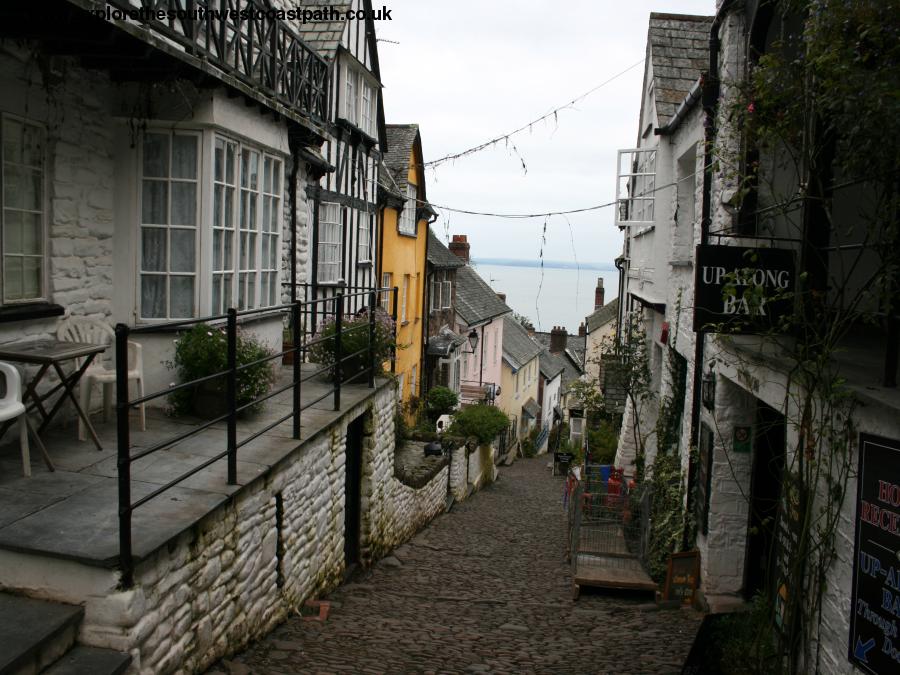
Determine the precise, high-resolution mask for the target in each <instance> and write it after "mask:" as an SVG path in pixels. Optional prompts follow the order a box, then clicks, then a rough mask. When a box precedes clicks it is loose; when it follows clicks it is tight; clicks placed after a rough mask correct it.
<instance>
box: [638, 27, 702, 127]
mask: <svg viewBox="0 0 900 675" xmlns="http://www.w3.org/2000/svg"><path fill="white" fill-rule="evenodd" d="M712 21H713V17H711V16H695V15H690V14H660V13H657V12H651V14H650V28H649V30H648V31H647V63H652V64H653V97H654V99H655V100H656V114H657V122H658V124H659V126H665V124H666V123H668V122H669V120H671V119H672V118H673V117H674V116H675V111H676V110H677V109H678V106H679V105H680V104H681V102H682V101H683V100H684V97H685V96H687V93H688V92H689V91H690V90H691V87H692V86H693V85H694V83H695V82H696V81H697V79H698V78H699V77H700V73H701V72H703V71H704V70H706V69H707V68H708V67H709V30H710V27H711V26H712Z"/></svg>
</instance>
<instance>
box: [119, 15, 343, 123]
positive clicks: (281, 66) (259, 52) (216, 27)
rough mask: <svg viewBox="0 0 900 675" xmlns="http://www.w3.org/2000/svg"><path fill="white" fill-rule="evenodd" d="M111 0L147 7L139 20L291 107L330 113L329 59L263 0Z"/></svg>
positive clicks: (310, 113)
mask: <svg viewBox="0 0 900 675" xmlns="http://www.w3.org/2000/svg"><path fill="white" fill-rule="evenodd" d="M108 4H109V5H110V8H112V9H118V10H124V11H127V12H131V11H134V10H143V11H144V14H143V15H142V16H141V18H139V19H136V21H139V22H140V23H142V24H143V25H145V26H147V27H148V28H149V29H150V30H151V31H152V32H153V33H155V34H156V35H157V36H158V37H160V38H163V39H164V40H165V41H167V42H169V43H171V44H174V45H177V46H178V47H179V48H181V49H183V50H184V52H185V53H186V54H189V55H191V56H195V57H198V58H200V59H202V60H204V61H206V62H208V63H209V64H211V65H213V66H215V67H216V68H218V69H219V70H221V71H223V72H224V73H226V74H228V75H231V76H233V77H235V78H236V79H238V80H239V81H240V82H242V83H243V84H245V85H247V86H248V87H250V88H251V89H252V90H253V91H254V92H259V93H261V94H263V95H264V96H266V97H268V98H271V99H274V100H276V101H277V102H279V103H281V104H282V105H284V106H285V107H287V108H288V109H290V110H291V111H296V112H299V113H300V114H302V115H304V116H307V117H310V118H312V119H314V120H317V121H325V120H326V119H327V117H328V110H327V101H328V80H329V77H328V73H329V69H328V64H327V63H326V61H325V60H324V59H323V58H322V57H321V56H319V55H318V54H316V52H314V51H313V50H312V49H311V48H310V47H309V46H308V45H307V44H306V43H305V42H304V41H303V40H302V39H301V38H300V36H299V35H298V34H297V33H296V32H295V31H294V30H293V29H292V28H291V27H290V26H289V25H288V24H287V23H285V22H284V21H281V20H279V19H278V18H277V17H276V16H275V15H274V14H273V13H272V9H271V8H270V7H268V6H267V3H264V2H262V0H108ZM159 16H164V17H166V18H163V19H159V18H158V17H159ZM169 17H172V18H169ZM127 21H134V19H127Z"/></svg>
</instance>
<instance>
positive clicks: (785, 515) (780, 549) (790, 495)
mask: <svg viewBox="0 0 900 675" xmlns="http://www.w3.org/2000/svg"><path fill="white" fill-rule="evenodd" d="M805 513H806V491H805V490H804V488H803V482H802V481H801V479H800V476H799V475H797V474H796V473H794V472H791V471H790V470H788V469H785V471H784V474H783V477H782V480H781V497H780V498H779V500H778V517H777V520H776V525H775V617H774V618H775V626H776V627H777V628H778V629H779V630H780V631H782V632H783V633H790V631H791V628H792V627H793V626H794V625H795V623H796V621H797V620H798V619H799V617H797V616H791V615H790V613H789V612H788V607H790V606H791V604H790V602H789V600H790V598H791V595H792V594H796V593H799V592H801V591H800V585H801V584H802V579H801V577H800V575H801V574H802V572H803V564H802V562H800V563H799V564H798V561H802V560H803V559H804V557H805V556H804V555H803V552H802V551H801V550H800V539H801V536H800V535H801V533H802V531H803V530H802V528H803V520H804V517H805ZM793 606H794V607H796V606H797V605H796V604H794V605H793Z"/></svg>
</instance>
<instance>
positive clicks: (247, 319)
mask: <svg viewBox="0 0 900 675" xmlns="http://www.w3.org/2000/svg"><path fill="white" fill-rule="evenodd" d="M287 311H290V310H284V309H273V310H272V311H271V312H260V313H259V314H253V315H251V316H239V317H238V318H237V324H238V326H249V325H252V324H254V323H260V322H261V321H269V320H271V319H274V318H279V319H280V318H281V317H282V316H283V315H284V313H285V312H287ZM172 320H173V321H180V319H172ZM226 324H227V320H226V319H216V320H214V321H208V322H206V325H208V326H213V327H215V328H224V327H225V325H226ZM194 325H199V324H194ZM153 326H154V324H152V323H138V324H136V325H135V326H134V328H140V329H141V333H144V334H152V333H159V334H165V333H182V332H184V331H186V330H189V329H190V326H179V327H175V328H169V327H167V326H166V325H165V324H162V323H161V324H159V326H158V327H157V328H154V327H153Z"/></svg>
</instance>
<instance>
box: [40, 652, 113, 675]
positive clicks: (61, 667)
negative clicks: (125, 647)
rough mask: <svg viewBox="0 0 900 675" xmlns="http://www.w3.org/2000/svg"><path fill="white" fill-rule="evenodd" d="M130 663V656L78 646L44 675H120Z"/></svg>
mask: <svg viewBox="0 0 900 675" xmlns="http://www.w3.org/2000/svg"><path fill="white" fill-rule="evenodd" d="M130 663H131V656H129V655H128V654H122V653H121V652H114V651H112V650H111V649H99V648H97V647H85V646H84V645H76V646H75V647H74V648H73V649H71V650H69V651H68V652H67V653H66V654H64V655H63V657H62V658H61V659H59V660H58V661H57V662H56V663H54V664H53V665H52V666H50V667H49V668H48V669H47V670H45V671H44V675H120V674H121V673H124V672H125V671H126V670H127V669H128V665H129V664H130Z"/></svg>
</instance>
